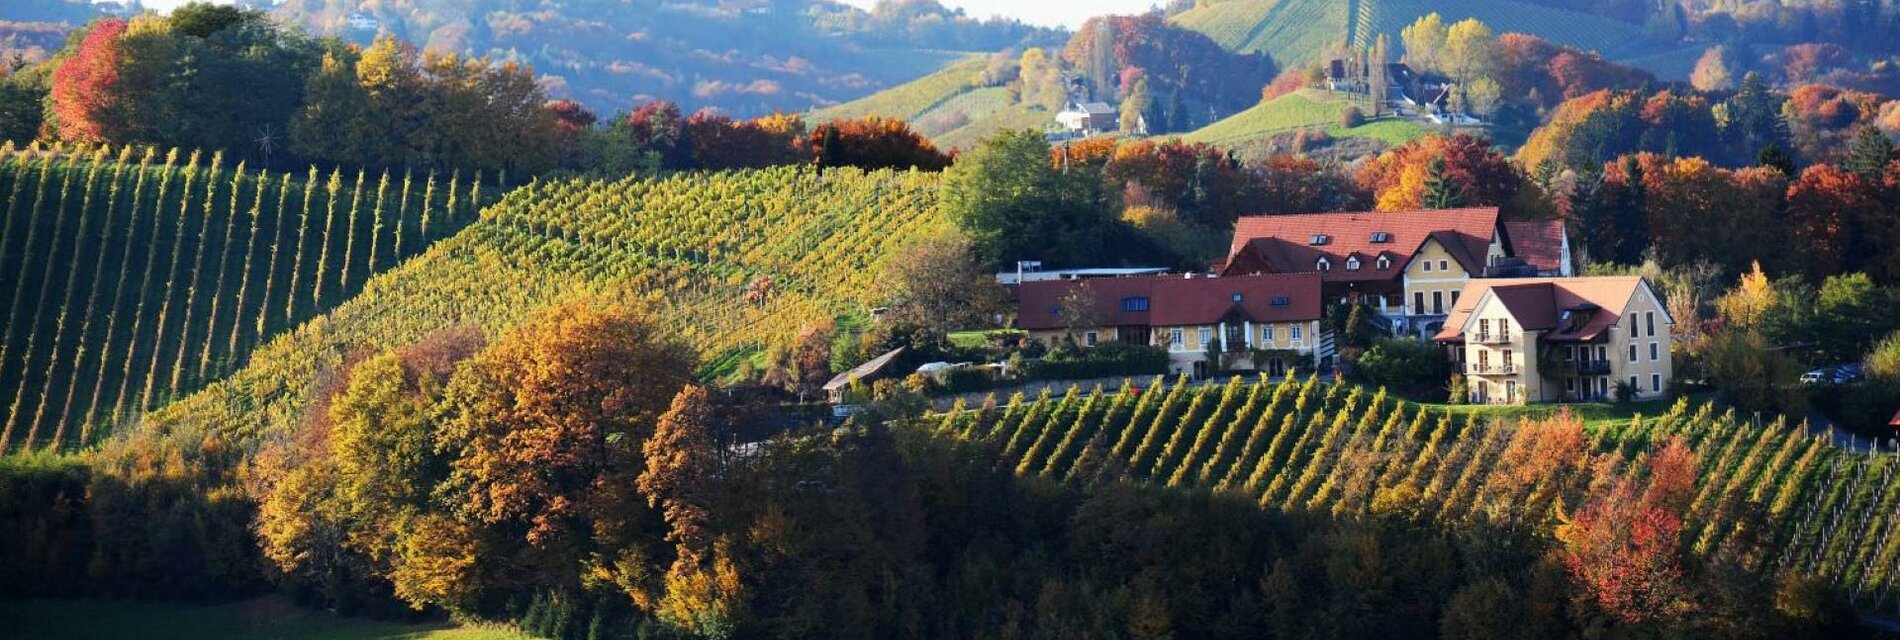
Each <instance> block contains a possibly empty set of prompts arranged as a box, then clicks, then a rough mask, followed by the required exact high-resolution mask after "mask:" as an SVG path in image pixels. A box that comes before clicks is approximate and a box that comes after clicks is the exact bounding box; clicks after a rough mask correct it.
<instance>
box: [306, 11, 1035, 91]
mask: <svg viewBox="0 0 1900 640" xmlns="http://www.w3.org/2000/svg"><path fill="white" fill-rule="evenodd" d="M273 13H275V14H276V15H279V16H281V17H284V18H286V19H289V20H292V21H295V22H297V23H300V24H303V25H304V26H306V27H308V28H310V29H311V30H312V31H314V32H316V33H319V34H323V35H336V36H341V37H344V38H346V39H349V40H353V41H358V42H364V41H368V40H369V39H370V38H372V37H374V36H375V35H376V34H377V33H379V32H381V33H390V34H394V35H396V36H397V37H400V38H403V39H405V40H408V41H411V42H414V43H416V44H417V45H419V46H426V47H428V48H431V49H437V50H444V51H459V52H463V53H467V54H471V55H486V56H492V57H495V58H498V59H509V60H519V61H521V62H525V63H527V64H530V65H533V66H534V68H535V70H536V71H537V72H538V73H540V74H542V75H544V76H548V78H549V81H550V83H551V88H552V89H553V90H552V93H553V94H555V95H557V96H564V97H570V98H573V99H576V100H580V101H582V102H584V103H586V104H587V105H588V106H590V107H592V108H593V109H595V110H596V111H600V112H602V113H603V115H604V114H607V113H611V112H614V111H618V110H624V109H626V108H627V107H629V106H631V105H633V104H634V103H636V102H639V101H641V100H645V99H652V98H659V99H666V100H672V101H675V102H679V103H680V104H682V105H685V106H687V107H688V110H689V111H690V110H693V109H697V108H699V107H704V106H711V107H718V108H721V109H724V110H726V111H728V112H730V113H732V114H734V115H738V116H751V115H761V114H766V113H771V112H773V111H801V110H805V109H809V108H812V107H814V106H825V105H830V104H835V103H839V102H844V101H848V100H852V99H855V98H859V97H862V96H864V95H868V94H870V93H873V92H876V91H878V90H880V89H883V88H886V87H890V86H894V85H897V84H901V83H904V82H907V81H909V80H912V79H915V78H917V77H919V76H922V75H925V74H927V73H930V72H931V71H932V70H935V69H937V68H939V67H941V66H942V65H943V64H945V63H946V62H948V61H951V60H954V59H955V58H956V56H957V54H956V53H954V52H956V51H996V50H1001V49H1004V48H1008V47H1011V46H1016V45H1019V44H1024V43H1041V42H1046V41H1049V40H1059V39H1060V37H1061V34H1060V32H1057V31H1053V30H1049V29H1040V28H1035V27H1029V26H1026V25H1023V24H1021V23H1016V22H1006V21H980V20H975V19H971V18H968V17H965V16H962V15H961V14H959V13H957V12H954V11H950V10H947V9H945V8H943V7H942V6H941V5H938V4H937V3H935V2H931V1H923V2H918V1H909V2H893V3H889V4H887V5H886V6H881V7H879V8H877V9H875V10H873V11H870V12H866V11H862V10H859V9H856V8H853V7H850V6H847V5H843V4H839V3H835V2H831V1H829V0H684V1H676V2H644V1H642V2H563V1H559V0H413V1H407V2H399V3H390V2H381V1H379V0H288V1H287V2H284V4H282V5H280V6H278V7H276V8H275V9H273ZM471 17H477V18H476V19H471ZM364 18H368V19H370V20H372V21H373V22H366V21H365V20H364Z"/></svg>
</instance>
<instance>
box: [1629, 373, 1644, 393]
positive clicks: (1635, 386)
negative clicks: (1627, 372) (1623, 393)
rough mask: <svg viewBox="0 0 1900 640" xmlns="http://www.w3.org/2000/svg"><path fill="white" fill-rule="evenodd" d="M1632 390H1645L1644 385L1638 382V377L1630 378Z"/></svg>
mask: <svg viewBox="0 0 1900 640" xmlns="http://www.w3.org/2000/svg"><path fill="white" fill-rule="evenodd" d="M1630 388H1631V389H1634V390H1636V391H1639V392H1640V391H1642V390H1643V385H1642V383H1639V382H1637V381H1636V376H1630Z"/></svg>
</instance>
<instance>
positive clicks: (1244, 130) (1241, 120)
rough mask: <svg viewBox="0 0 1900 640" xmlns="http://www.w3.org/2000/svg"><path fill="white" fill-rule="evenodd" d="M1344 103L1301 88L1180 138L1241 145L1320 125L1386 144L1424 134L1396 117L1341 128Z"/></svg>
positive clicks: (1331, 132)
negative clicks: (1341, 113)
mask: <svg viewBox="0 0 1900 640" xmlns="http://www.w3.org/2000/svg"><path fill="white" fill-rule="evenodd" d="M1347 105H1348V103H1347V102H1346V100H1344V99H1342V98H1340V97H1338V96H1336V95H1334V94H1331V93H1328V92H1325V91H1319V90H1314V89H1307V90H1302V91H1299V92H1297V93H1292V94H1288V95H1284V96H1280V97H1278V98H1274V99H1273V100H1270V101H1268V102H1264V103H1261V104H1259V105H1256V106H1254V107H1253V108H1251V109H1248V110H1246V111H1242V112H1240V113H1237V114H1234V115H1233V116H1231V117H1228V118H1226V119H1223V120H1221V121H1219V122H1216V123H1214V124H1210V125H1208V126H1206V127H1202V128H1201V129H1199V130H1196V131H1193V132H1190V133H1188V134H1187V135H1184V136H1182V139H1183V140H1185V141H1188V142H1206V143H1209V144H1215V145H1220V146H1223V147H1242V146H1245V145H1247V144H1248V143H1253V142H1260V141H1263V140H1266V139H1268V138H1272V137H1273V136H1276V135H1280V134H1284V133H1292V132H1294V131H1298V130H1300V129H1307V128H1320V129H1324V130H1325V131H1326V133H1327V134H1328V135H1331V136H1333V137H1335V138H1373V139H1377V140H1380V141H1383V142H1385V143H1387V144H1403V143H1405V142H1407V141H1409V140H1412V139H1414V138H1419V137H1423V136H1424V135H1425V134H1426V133H1427V131H1426V129H1425V128H1424V127H1423V126H1420V125H1419V124H1418V123H1416V122H1412V121H1409V120H1397V119H1385V120H1376V121H1373V122H1368V123H1366V124H1363V125H1360V126H1357V127H1353V128H1350V129H1348V128H1345V127H1341V126H1339V113H1340V112H1341V111H1343V110H1345V108H1346V106H1347Z"/></svg>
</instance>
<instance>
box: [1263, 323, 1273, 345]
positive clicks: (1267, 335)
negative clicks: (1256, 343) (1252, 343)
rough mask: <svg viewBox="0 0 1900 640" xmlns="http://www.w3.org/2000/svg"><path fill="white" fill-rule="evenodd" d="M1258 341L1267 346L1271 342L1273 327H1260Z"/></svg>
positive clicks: (1266, 325) (1264, 325) (1267, 325)
mask: <svg viewBox="0 0 1900 640" xmlns="http://www.w3.org/2000/svg"><path fill="white" fill-rule="evenodd" d="M1260 341H1261V342H1265V343H1269V344H1271V343H1272V342H1273V325H1270V324H1263V325H1260Z"/></svg>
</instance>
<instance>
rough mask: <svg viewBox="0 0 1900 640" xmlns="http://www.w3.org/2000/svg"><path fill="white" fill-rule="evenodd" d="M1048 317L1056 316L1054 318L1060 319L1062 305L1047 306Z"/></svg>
mask: <svg viewBox="0 0 1900 640" xmlns="http://www.w3.org/2000/svg"><path fill="white" fill-rule="evenodd" d="M1049 315H1052V316H1056V317H1061V316H1062V305H1059V304H1052V305H1049Z"/></svg>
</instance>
